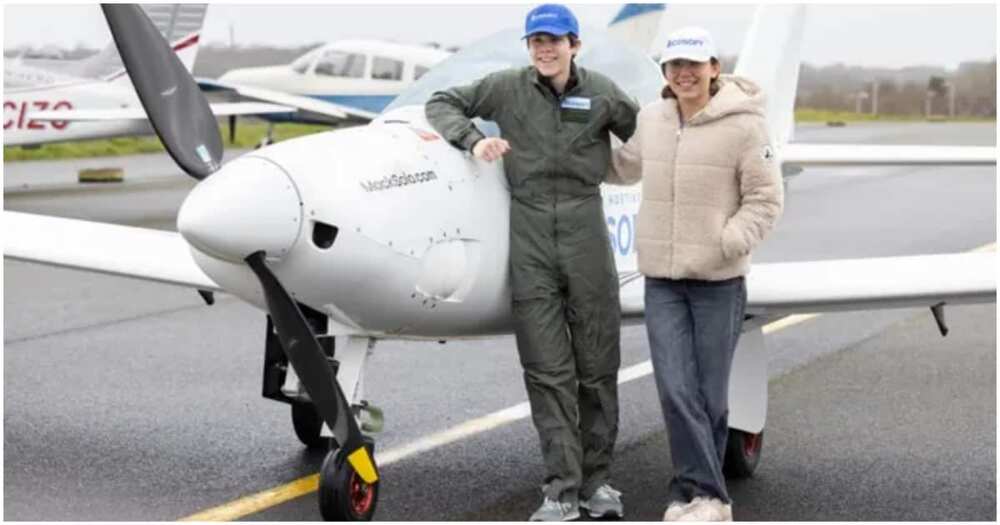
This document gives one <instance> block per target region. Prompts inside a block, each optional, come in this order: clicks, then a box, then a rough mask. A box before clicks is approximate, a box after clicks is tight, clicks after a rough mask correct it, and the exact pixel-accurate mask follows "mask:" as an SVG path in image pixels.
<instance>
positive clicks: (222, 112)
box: [28, 102, 296, 122]
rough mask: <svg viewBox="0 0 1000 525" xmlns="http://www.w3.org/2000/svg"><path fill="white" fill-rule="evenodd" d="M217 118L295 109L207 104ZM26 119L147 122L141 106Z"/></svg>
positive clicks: (72, 111) (64, 111)
mask: <svg viewBox="0 0 1000 525" xmlns="http://www.w3.org/2000/svg"><path fill="white" fill-rule="evenodd" d="M209 107H210V108H211V109H212V114H214V115H215V116H217V117H228V116H238V115H244V116H252V115H274V114H284V113H295V111H296V108H294V107H291V106H282V105H279V104H266V103H260V102H219V103H215V104H209ZM28 118H30V119H34V120H44V121H56V122H58V121H65V122H94V121H112V120H149V117H148V116H146V110H144V109H142V106H135V107H131V108H119V109H56V110H47V111H36V112H33V113H28Z"/></svg>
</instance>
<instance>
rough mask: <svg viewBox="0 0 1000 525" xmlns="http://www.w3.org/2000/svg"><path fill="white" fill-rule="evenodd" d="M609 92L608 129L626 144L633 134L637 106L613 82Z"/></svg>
mask: <svg viewBox="0 0 1000 525" xmlns="http://www.w3.org/2000/svg"><path fill="white" fill-rule="evenodd" d="M611 90H612V95H611V119H610V123H609V124H608V128H609V129H610V130H611V132H612V133H614V134H615V136H616V137H618V139H619V140H621V141H622V142H628V139H629V138H631V137H632V134H633V133H635V126H636V115H637V114H638V113H639V104H638V103H636V101H635V100H633V99H632V98H631V97H629V96H628V95H626V94H625V92H624V91H622V90H621V89H620V88H619V87H618V85H617V84H615V83H614V82H611Z"/></svg>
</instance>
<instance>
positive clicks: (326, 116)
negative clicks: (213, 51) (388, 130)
mask: <svg viewBox="0 0 1000 525" xmlns="http://www.w3.org/2000/svg"><path fill="white" fill-rule="evenodd" d="M195 80H196V81H197V82H198V86H199V87H200V88H201V89H202V91H206V92H227V93H232V94H235V95H238V96H241V97H245V98H248V99H252V100H258V101H261V102H268V103H272V104H280V105H283V106H291V107H293V108H295V109H296V110H298V112H299V113H300V114H302V116H303V117H305V118H306V119H307V120H315V121H319V122H329V123H332V124H338V123H341V122H345V121H347V122H357V123H365V122H369V121H371V120H374V119H375V117H377V116H378V114H377V113H372V112H371V111H364V110H361V109H357V108H352V107H348V106H343V105H340V104H334V103H332V102H327V101H325V100H319V99H316V98H312V97H307V96H302V95H292V94H289V93H282V92H280V91H273V90H270V89H264V88H258V87H252V86H243V85H239V84H232V83H229V82H220V81H218V80H212V79H205V78H199V79H195Z"/></svg>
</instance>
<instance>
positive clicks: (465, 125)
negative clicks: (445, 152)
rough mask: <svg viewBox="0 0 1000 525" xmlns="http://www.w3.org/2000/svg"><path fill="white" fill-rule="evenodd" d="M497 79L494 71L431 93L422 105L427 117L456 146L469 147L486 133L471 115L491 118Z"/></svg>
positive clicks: (493, 110)
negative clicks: (474, 121) (471, 81)
mask: <svg viewBox="0 0 1000 525" xmlns="http://www.w3.org/2000/svg"><path fill="white" fill-rule="evenodd" d="M500 80H501V79H500V76H499V75H498V74H496V73H494V74H491V75H487V76H486V77H483V78H482V79H480V80H477V81H476V82H473V83H472V84H468V85H465V86H458V87H453V88H451V89H448V90H445V91H438V92H436V93H434V94H433V95H432V96H431V98H430V100H428V101H427V105H426V107H425V111H426V113H427V121H428V122H430V124H431V126H434V129H435V130H437V132H438V133H440V134H441V135H442V136H443V137H444V138H445V140H447V141H448V142H450V143H451V144H453V145H454V146H455V147H457V148H460V149H464V150H466V151H472V148H473V146H475V144H476V142H479V141H480V140H482V139H484V138H485V137H486V136H485V135H484V134H483V132H482V131H480V130H479V128H477V127H476V125H475V124H473V123H472V119H473V118H475V117H481V118H485V119H489V120H494V119H493V115H494V114H495V112H496V111H497V107H498V105H499V104H498V99H499V98H500V96H499V95H500V93H499V90H500V89H501V86H500Z"/></svg>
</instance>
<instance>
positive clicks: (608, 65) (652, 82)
mask: <svg viewBox="0 0 1000 525" xmlns="http://www.w3.org/2000/svg"><path fill="white" fill-rule="evenodd" d="M582 34H583V38H581V40H582V42H583V48H582V49H581V50H580V54H579V56H578V57H577V59H576V60H577V63H578V64H579V65H580V66H582V67H585V68H587V69H590V70H592V71H599V72H601V73H603V74H604V75H607V76H608V77H609V78H611V79H613V80H614V81H615V83H617V84H618V86H619V87H620V88H622V89H623V90H624V91H625V92H626V93H628V94H629V95H631V96H633V97H635V98H636V99H637V100H638V101H639V104H640V105H645V104H647V103H649V102H652V101H653V100H655V99H656V97H657V96H659V92H660V90H661V89H662V88H663V76H662V75H661V74H660V71H659V68H657V67H656V63H654V62H653V61H652V60H651V59H650V58H649V57H647V56H645V55H644V54H643V53H642V52H641V51H638V50H634V49H632V48H631V47H629V46H627V45H625V44H622V43H620V42H618V41H617V40H614V39H613V38H612V37H611V36H609V35H608V34H607V33H604V32H603V31H601V30H599V29H594V28H589V27H585V28H583V31H582ZM521 35H522V33H521V31H520V30H517V29H507V30H504V31H500V32H499V33H496V34H494V35H492V36H489V37H486V38H484V39H482V40H480V41H478V42H476V43H474V44H472V45H470V46H468V47H466V48H464V49H462V50H461V51H459V52H458V53H455V54H454V55H452V56H451V57H449V58H448V59H446V60H444V61H443V62H441V63H440V64H437V65H436V66H434V67H433V68H432V69H431V70H430V71H429V72H428V73H427V74H426V75H424V76H422V77H421V78H420V80H418V81H417V82H416V83H414V84H413V85H412V86H411V87H410V88H409V89H407V90H406V91H405V92H403V94H401V95H400V96H398V97H396V100H394V101H393V102H392V104H390V105H389V106H388V107H387V108H386V111H391V110H393V109H395V108H398V107H402V106H412V105H417V104H421V105H422V104H424V103H425V102H427V99H429V98H430V97H431V95H432V94H433V93H434V92H435V91H440V90H443V89H448V88H450V87H452V86H460V85H465V84H469V83H471V82H473V81H475V80H477V79H479V78H482V77H483V76H485V75H487V74H488V73H492V72H494V71H499V70H501V69H506V68H510V67H523V66H527V65H528V64H529V61H528V50H527V48H526V47H525V43H524V40H521Z"/></svg>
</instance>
